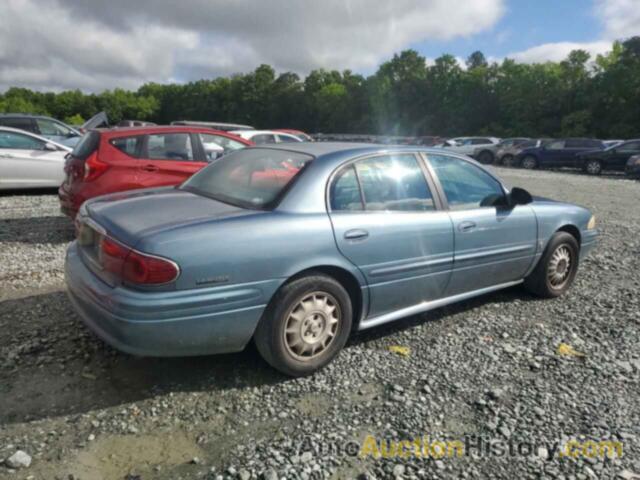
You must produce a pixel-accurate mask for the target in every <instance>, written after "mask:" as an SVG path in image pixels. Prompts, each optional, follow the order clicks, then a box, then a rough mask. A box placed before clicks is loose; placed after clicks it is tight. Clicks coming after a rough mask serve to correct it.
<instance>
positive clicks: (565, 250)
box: [547, 244, 573, 290]
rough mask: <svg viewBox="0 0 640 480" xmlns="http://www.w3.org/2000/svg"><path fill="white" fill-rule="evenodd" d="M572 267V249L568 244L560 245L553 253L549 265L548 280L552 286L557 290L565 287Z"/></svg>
mask: <svg viewBox="0 0 640 480" xmlns="http://www.w3.org/2000/svg"><path fill="white" fill-rule="evenodd" d="M572 268H573V257H572V254H571V250H570V249H569V247H568V246H567V245H564V244H563V245H560V246H559V247H558V248H556V249H555V251H554V252H553V255H551V259H550V260H549V265H548V266H547V281H548V282H549V285H550V286H551V288H553V289H556V290H559V289H561V288H563V287H564V286H565V285H566V284H567V282H568V281H569V277H570V275H571V269H572Z"/></svg>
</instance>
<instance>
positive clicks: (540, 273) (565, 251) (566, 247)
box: [524, 232, 580, 298]
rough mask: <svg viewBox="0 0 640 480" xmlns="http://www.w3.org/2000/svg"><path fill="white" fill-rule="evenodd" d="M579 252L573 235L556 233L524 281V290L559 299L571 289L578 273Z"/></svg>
mask: <svg viewBox="0 0 640 480" xmlns="http://www.w3.org/2000/svg"><path fill="white" fill-rule="evenodd" d="M579 252H580V246H579V245H578V241H577V240H576V239H575V237H574V236H573V235H571V234H570V233H567V232H556V233H555V234H554V235H553V237H551V240H550V241H549V245H548V246H547V248H546V250H545V252H544V254H543V255H542V258H541V259H540V261H539V262H538V265H536V268H535V269H534V270H533V272H531V275H529V276H528V277H527V278H526V279H525V282H524V285H525V288H526V289H527V290H529V291H530V292H532V293H534V294H536V295H538V296H540V297H545V298H555V297H559V296H560V295H562V294H563V293H565V292H566V291H567V290H568V289H569V287H571V284H572V283H573V280H574V278H575V276H576V273H577V272H578V262H579Z"/></svg>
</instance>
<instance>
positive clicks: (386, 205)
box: [355, 154, 435, 211]
mask: <svg viewBox="0 0 640 480" xmlns="http://www.w3.org/2000/svg"><path fill="white" fill-rule="evenodd" d="M355 168H356V172H357V174H358V179H359V181H360V185H361V188H362V194H363V197H364V202H365V208H366V210H374V211H375V210H377V211H427V210H434V209H435V204H434V201H433V196H432V195H431V191H430V190H429V186H428V185H427V181H426V179H425V177H424V173H423V172H422V169H421V168H420V165H419V164H418V161H417V159H416V157H415V156H414V155H411V154H402V155H384V156H379V157H372V158H368V159H365V160H360V161H359V162H356V164H355Z"/></svg>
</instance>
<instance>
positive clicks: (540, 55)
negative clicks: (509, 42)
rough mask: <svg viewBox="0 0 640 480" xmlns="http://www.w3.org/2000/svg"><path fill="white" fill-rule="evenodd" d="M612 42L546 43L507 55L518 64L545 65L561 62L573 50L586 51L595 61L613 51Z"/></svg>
mask: <svg viewBox="0 0 640 480" xmlns="http://www.w3.org/2000/svg"><path fill="white" fill-rule="evenodd" d="M611 45H612V42H610V41H606V40H604V41H599V42H585V43H579V42H557V43H545V44H543V45H538V46H535V47H532V48H529V49H527V50H523V51H521V52H514V53H510V54H508V55H507V57H508V58H512V59H514V60H516V61H517V62H522V63H543V62H560V61H562V60H564V59H566V58H567V56H568V55H569V53H570V52H571V51H572V50H586V51H587V52H589V53H590V54H591V58H592V59H594V58H595V57H596V55H598V54H603V53H606V52H608V51H609V50H611Z"/></svg>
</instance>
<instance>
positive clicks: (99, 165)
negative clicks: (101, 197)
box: [83, 152, 109, 182]
mask: <svg viewBox="0 0 640 480" xmlns="http://www.w3.org/2000/svg"><path fill="white" fill-rule="evenodd" d="M108 168H109V165H108V164H106V163H104V162H102V161H100V160H99V159H98V153H97V152H93V153H92V154H91V155H89V156H88V157H87V159H86V160H85V162H84V176H83V179H84V181H85V182H90V181H92V180H95V179H96V178H98V177H99V176H100V175H102V174H103V173H104V172H105V171H106V170H107V169H108Z"/></svg>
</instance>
